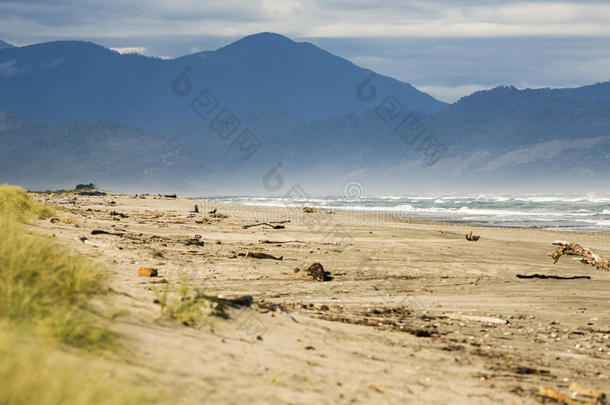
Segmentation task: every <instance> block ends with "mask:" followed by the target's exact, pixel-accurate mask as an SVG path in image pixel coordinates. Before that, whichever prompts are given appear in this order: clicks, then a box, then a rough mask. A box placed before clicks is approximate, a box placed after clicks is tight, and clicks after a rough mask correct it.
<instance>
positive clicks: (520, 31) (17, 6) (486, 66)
mask: <svg viewBox="0 0 610 405" xmlns="http://www.w3.org/2000/svg"><path fill="white" fill-rule="evenodd" d="M261 31H273V32H279V33H282V34H284V35H288V36H290V37H291V38H294V39H299V40H307V41H311V42H314V43H316V44H317V45H318V46H320V47H322V48H325V49H328V50H329V51H331V52H333V53H335V54H337V55H340V56H344V57H346V58H348V59H350V60H351V61H353V62H354V63H357V64H359V65H361V66H364V67H367V68H371V69H374V70H376V71H378V72H380V73H382V74H386V75H389V76H393V77H396V78H398V79H400V80H403V81H408V82H410V83H413V84H414V85H416V86H418V87H419V88H421V89H427V90H428V91H430V92H431V93H432V94H434V95H437V96H438V97H439V98H441V99H443V100H453V99H455V98H458V97H460V96H463V95H466V94H467V93H464V94H460V92H469V91H471V90H472V89H479V88H488V87H493V86H496V85H500V84H514V85H517V87H525V86H533V87H541V86H551V87H558V86H573V85H580V84H587V83H591V82H594V81H604V80H608V79H610V77H608V72H609V71H610V70H609V67H610V58H609V57H608V55H610V45H609V44H610V3H609V2H608V1H606V0H597V1H595V0H589V1H582V2H579V1H576V0H538V1H524V0H452V1H449V0H439V1H434V2H431V1H429V0H332V1H331V0H249V1H246V0H206V1H200V0H175V1H166V0H163V1H162V0H131V1H129V2H125V1H123V0H79V1H75V0H28V1H27V2H23V1H17V0H4V1H3V0H0V38H3V39H5V40H8V41H9V42H11V43H15V44H17V45H23V44H28V43H34V42H41V41H48V40H55V39H84V40H91V41H94V42H98V43H101V44H102V45H105V46H108V47H111V48H112V49H115V50H117V51H119V52H136V53H141V54H145V55H151V56H158V57H161V56H163V57H177V56H181V55H184V54H188V53H194V52H197V51H203V50H211V49H216V48H218V47H220V46H223V45H226V44H227V43H229V42H231V41H233V40H236V39H238V38H240V37H242V36H245V35H248V34H253V33H257V32H261ZM134 44H137V46H136V45H134ZM5 70H6V69H5ZM6 71H7V72H8V70H6Z"/></svg>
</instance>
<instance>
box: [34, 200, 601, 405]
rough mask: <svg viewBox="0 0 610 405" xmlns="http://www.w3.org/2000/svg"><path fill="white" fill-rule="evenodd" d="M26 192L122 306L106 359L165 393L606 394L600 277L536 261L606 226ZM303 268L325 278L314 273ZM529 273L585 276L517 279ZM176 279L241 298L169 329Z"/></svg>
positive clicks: (40, 224)
mask: <svg viewBox="0 0 610 405" xmlns="http://www.w3.org/2000/svg"><path fill="white" fill-rule="evenodd" d="M39 199H40V200H41V201H44V202H46V203H47V204H50V205H53V206H56V207H58V208H60V209H61V210H60V213H61V215H60V220H59V221H49V220H45V221H34V222H32V224H31V225H30V227H31V228H33V230H35V231H37V232H42V233H44V234H47V235H52V236H53V237H54V238H55V239H56V240H57V241H58V242H59V243H60V244H61V245H64V246H67V247H69V249H70V250H72V251H74V252H79V253H82V254H84V255H85V256H88V257H91V258H93V260H95V261H96V263H98V264H99V266H101V267H102V268H104V269H105V270H106V271H107V281H108V283H109V285H110V286H111V290H110V293H109V294H107V296H106V297H105V299H104V305H106V306H107V308H112V309H114V310H116V309H118V310H121V315H120V316H119V317H118V318H117V319H116V325H115V329H116V330H117V331H119V332H120V333H121V334H123V335H124V336H125V337H126V340H127V342H128V345H129V350H128V352H129V353H128V354H127V355H126V357H125V359H123V360H124V361H123V362H121V361H117V362H116V367H117V370H118V371H120V369H121V368H124V369H129V370H133V371H135V372H136V373H138V374H139V375H141V376H142V378H143V379H146V380H149V381H152V382H153V384H154V385H156V386H158V387H159V389H160V390H161V392H162V393H163V395H167V396H168V397H170V398H172V401H174V402H175V403H228V404H230V403H235V404H237V403H240V404H241V403H325V404H348V403H371V402H373V403H391V404H394V403H396V404H398V403H401V404H404V403H413V404H426V403H434V404H462V403H468V404H477V403H485V404H489V403H494V404H533V403H541V401H544V400H543V399H542V398H541V397H540V396H539V388H540V387H548V388H552V389H553V390H556V391H558V392H562V393H564V394H568V393H569V392H570V391H569V387H570V386H571V384H573V383H577V384H580V385H582V386H586V387H590V388H595V389H597V390H600V391H602V392H605V393H606V394H608V393H610V379H609V375H610V338H609V335H610V299H609V298H610V272H604V271H601V270H598V269H596V268H594V267H592V266H585V265H583V264H581V263H579V262H576V261H574V260H572V259H571V258H570V257H562V258H561V259H560V260H559V262H558V263H557V264H553V263H552V260H551V258H550V257H548V256H547V253H549V252H552V251H553V250H554V246H553V245H552V242H553V241H555V240H566V241H570V242H576V243H579V244H581V245H583V246H586V247H589V248H591V249H593V250H595V251H596V252H597V253H599V254H601V255H603V256H605V257H610V234H602V233H580V232H553V231H542V230H536V229H518V228H514V229H513V228H510V229H509V228H491V227H474V226H469V225H466V224H447V223H440V222H438V223H436V222H432V221H414V220H409V219H407V218H395V217H390V216H379V215H378V216H375V215H367V216H365V217H363V216H362V215H359V214H353V213H344V212H330V213H329V212H325V211H317V212H315V213H304V212H303V210H302V209H301V208H271V207H251V206H248V207H246V206H237V205H228V204H220V203H209V202H207V203H206V202H203V203H202V202H201V201H192V200H188V199H183V198H175V199H174V198H164V197H163V198H159V197H154V196H144V197H142V196H140V197H136V196H126V195H107V196H96V197H85V196H69V195H68V196H66V195H64V196H56V197H44V196H43V197H39ZM195 204H197V205H198V211H199V212H197V213H195V212H192V211H193V210H194V206H195ZM213 210H216V211H215V212H214V213H213V214H211V213H210V211H213ZM67 218H69V219H68V220H67V221H66V219H67ZM262 222H266V223H268V224H269V225H264V224H260V223H262ZM255 224H259V225H257V226H251V227H248V228H244V226H247V225H255ZM273 226H275V227H276V228H278V229H274V228H273ZM282 227H283V228H282ZM94 230H101V231H105V232H106V233H99V232H94V233H95V234H92V231H94ZM470 231H472V232H474V234H476V235H480V237H481V238H480V240H478V241H477V242H469V241H467V240H466V239H465V237H464V234H466V233H468V232H470ZM256 253H264V254H267V255H271V256H273V257H275V259H280V258H281V260H275V259H274V258H259V257H261V256H260V255H256ZM249 256H258V257H249ZM313 263H320V264H322V265H323V267H324V269H325V270H326V271H328V272H330V276H331V277H332V280H329V281H324V282H321V281H317V280H314V278H313V277H312V276H310V275H309V274H308V273H307V269H308V268H309V267H310V266H311V265H312V264H313ZM140 267H150V268H154V269H156V270H157V271H158V276H157V277H142V276H139V275H138V269H139V268H140ZM297 269H298V270H297ZM535 273H537V274H544V275H553V276H562V277H569V276H590V278H581V279H572V280H570V279H527V278H525V279H524V278H518V277H517V275H518V274H522V275H531V274H535ZM182 286H189V287H191V288H197V289H200V290H201V291H204V292H205V293H206V294H210V295H214V296H220V297H223V298H228V299H232V298H239V297H243V296H251V297H252V299H253V302H252V305H251V306H249V307H248V306H241V307H238V306H235V307H232V308H230V309H229V310H228V314H229V317H228V319H224V318H220V317H211V318H210V319H209V320H208V321H206V322H203V323H199V324H195V325H183V324H181V323H179V322H177V321H176V320H174V319H171V318H169V317H167V316H163V315H162V314H161V309H160V305H159V299H160V296H161V295H162V294H163V292H164V291H166V290H167V291H169V292H170V293H172V292H177V291H178V290H179V289H180V288H181V287H182ZM548 401H550V400H548ZM548 403H553V402H548ZM555 403H556V402H555Z"/></svg>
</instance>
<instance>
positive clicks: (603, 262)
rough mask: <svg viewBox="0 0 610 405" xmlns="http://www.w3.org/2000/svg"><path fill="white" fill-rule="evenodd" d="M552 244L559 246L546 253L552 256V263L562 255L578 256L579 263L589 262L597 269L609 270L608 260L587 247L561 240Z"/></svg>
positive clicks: (609, 261)
mask: <svg viewBox="0 0 610 405" xmlns="http://www.w3.org/2000/svg"><path fill="white" fill-rule="evenodd" d="M553 245H556V246H559V247H558V248H557V250H556V251H554V252H552V253H548V254H547V256H550V257H552V258H553V264H555V263H557V262H558V261H559V258H560V257H561V256H562V255H568V256H580V257H581V258H580V259H576V260H578V261H580V262H581V263H583V264H590V265H591V266H595V267H597V268H598V269H599V270H604V271H610V260H608V259H604V258H603V257H601V256H600V255H598V254H597V253H595V252H594V251H592V250H591V249H589V248H585V247H582V246H580V245H578V244H576V243H570V242H564V241H561V240H557V241H555V242H553Z"/></svg>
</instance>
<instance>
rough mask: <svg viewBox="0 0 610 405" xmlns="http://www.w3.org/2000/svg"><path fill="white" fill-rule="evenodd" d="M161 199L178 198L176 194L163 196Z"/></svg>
mask: <svg viewBox="0 0 610 405" xmlns="http://www.w3.org/2000/svg"><path fill="white" fill-rule="evenodd" d="M163 197H165V198H178V196H177V195H176V194H163Z"/></svg>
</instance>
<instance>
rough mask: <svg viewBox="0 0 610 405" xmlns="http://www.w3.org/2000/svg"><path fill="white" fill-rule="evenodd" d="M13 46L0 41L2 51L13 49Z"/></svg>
mask: <svg viewBox="0 0 610 405" xmlns="http://www.w3.org/2000/svg"><path fill="white" fill-rule="evenodd" d="M14 47H15V46H14V45H11V44H9V43H8V42H4V41H3V40H1V39H0V49H4V48H14Z"/></svg>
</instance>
